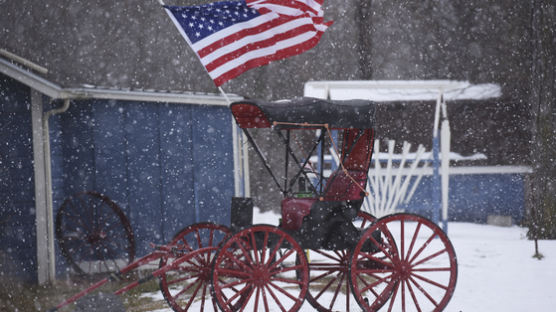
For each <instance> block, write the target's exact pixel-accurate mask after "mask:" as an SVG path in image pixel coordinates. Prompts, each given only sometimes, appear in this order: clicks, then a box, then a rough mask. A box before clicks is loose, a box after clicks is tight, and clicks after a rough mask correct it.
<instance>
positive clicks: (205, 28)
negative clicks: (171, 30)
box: [166, 1, 260, 43]
mask: <svg viewBox="0 0 556 312" xmlns="http://www.w3.org/2000/svg"><path fill="white" fill-rule="evenodd" d="M166 8H167V9H169V10H170V11H171V12H172V13H173V15H174V17H175V18H176V20H177V22H178V23H179V24H180V25H181V26H182V28H183V31H184V32H185V34H186V35H187V37H188V38H189V40H190V41H191V42H192V43H195V42H197V41H199V40H201V39H203V38H205V37H207V36H210V35H211V34H213V33H215V32H218V31H220V30H222V29H224V28H226V27H229V26H231V25H234V24H237V23H241V22H245V21H248V20H250V19H253V18H255V17H257V16H260V14H259V13H258V12H257V10H255V9H252V8H249V7H248V6H247V4H246V3H245V1H221V2H213V3H210V4H204V5H199V6H190V7H177V6H166Z"/></svg>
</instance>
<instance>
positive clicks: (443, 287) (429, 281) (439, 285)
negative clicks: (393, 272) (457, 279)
mask: <svg viewBox="0 0 556 312" xmlns="http://www.w3.org/2000/svg"><path fill="white" fill-rule="evenodd" d="M411 275H412V276H415V277H416V278H418V279H420V280H422V281H424V282H427V283H429V284H431V285H434V286H436V287H439V288H442V289H444V290H448V286H445V285H442V284H440V283H438V282H435V281H433V280H431V279H429V278H426V277H424V276H421V275H419V274H415V273H412V274H411Z"/></svg>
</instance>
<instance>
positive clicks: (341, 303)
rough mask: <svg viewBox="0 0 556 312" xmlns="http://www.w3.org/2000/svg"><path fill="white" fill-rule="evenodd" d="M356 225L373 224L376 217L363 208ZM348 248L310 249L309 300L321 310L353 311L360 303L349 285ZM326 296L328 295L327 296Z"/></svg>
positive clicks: (349, 257) (349, 255) (367, 225)
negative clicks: (363, 210) (352, 308)
mask: <svg viewBox="0 0 556 312" xmlns="http://www.w3.org/2000/svg"><path fill="white" fill-rule="evenodd" d="M357 216H358V218H357V219H356V220H355V221H354V225H355V226H356V227H357V228H359V229H364V228H366V227H369V226H371V224H372V222H374V221H375V220H376V218H375V217H374V216H372V215H370V214H368V213H366V212H362V211H360V212H359V213H358V215H357ZM350 259H351V252H350V251H349V250H310V253H309V290H308V291H307V301H308V302H309V303H310V304H311V305H312V306H313V307H314V308H315V309H317V311H319V312H328V311H351V309H350V307H352V306H357V302H356V301H355V300H354V298H353V296H352V295H351V288H350V286H349V278H348V272H349V261H350ZM325 298H326V299H325Z"/></svg>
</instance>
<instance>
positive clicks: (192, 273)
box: [159, 223, 230, 312]
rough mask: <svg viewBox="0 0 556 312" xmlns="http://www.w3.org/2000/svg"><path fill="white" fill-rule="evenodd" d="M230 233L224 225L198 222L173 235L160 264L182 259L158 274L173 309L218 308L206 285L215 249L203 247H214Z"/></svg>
mask: <svg viewBox="0 0 556 312" xmlns="http://www.w3.org/2000/svg"><path fill="white" fill-rule="evenodd" d="M229 234H230V230H229V229H228V228H227V227H226V226H223V225H217V224H213V223H197V224H192V225H190V226H187V227H185V228H184V229H182V230H181V231H179V232H178V234H176V235H175V236H174V238H173V239H172V241H171V242H170V244H169V245H170V246H173V247H174V250H173V251H172V252H170V254H169V256H168V257H164V258H162V259H160V264H159V267H160V268H162V267H164V266H167V265H171V264H172V262H173V261H175V260H176V259H179V261H180V262H181V263H180V264H179V265H178V266H177V268H176V269H175V270H170V271H167V272H166V273H164V274H163V275H162V276H160V291H161V292H162V295H163V296H164V298H165V299H166V301H167V302H168V305H170V307H171V308H172V309H173V310H174V311H176V312H184V311H188V310H190V311H218V309H217V307H216V304H215V301H214V298H213V297H212V295H211V293H210V287H209V286H210V273H211V270H212V261H213V259H214V255H215V252H214V250H215V248H212V249H211V248H206V247H217V246H218V245H219V244H220V243H221V242H222V240H223V239H224V238H225V237H227V236H228V235H229ZM200 249H202V251H199V250H200ZM183 257H186V258H183Z"/></svg>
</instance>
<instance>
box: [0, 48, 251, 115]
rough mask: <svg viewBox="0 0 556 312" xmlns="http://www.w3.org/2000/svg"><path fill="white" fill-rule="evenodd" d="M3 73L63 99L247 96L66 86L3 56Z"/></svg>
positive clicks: (221, 100) (186, 100)
mask: <svg viewBox="0 0 556 312" xmlns="http://www.w3.org/2000/svg"><path fill="white" fill-rule="evenodd" d="M0 73H2V74H4V75H6V76H8V77H11V78H13V79H15V80H17V81H19V82H21V83H22V84H24V85H26V86H28V87H30V88H31V89H34V90H37V91H38V92H40V93H42V94H44V95H46V96H48V97H50V98H52V99H61V100H66V99H69V100H72V99H111V100H124V101H146V102H162V103H176V104H200V105H222V106H228V100H229V101H237V100H241V99H243V97H241V96H238V95H236V94H227V97H228V99H226V97H225V96H223V95H221V94H214V93H200V92H184V91H174V90H144V89H122V88H105V87H98V86H92V85H86V84H84V85H83V87H81V88H64V87H62V86H60V85H58V84H55V83H53V82H51V81H49V80H47V79H45V78H44V77H41V76H40V75H39V74H37V73H35V72H34V71H33V70H31V69H28V68H24V67H22V66H20V65H18V64H15V63H14V62H12V61H10V60H7V59H5V58H3V57H0Z"/></svg>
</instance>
